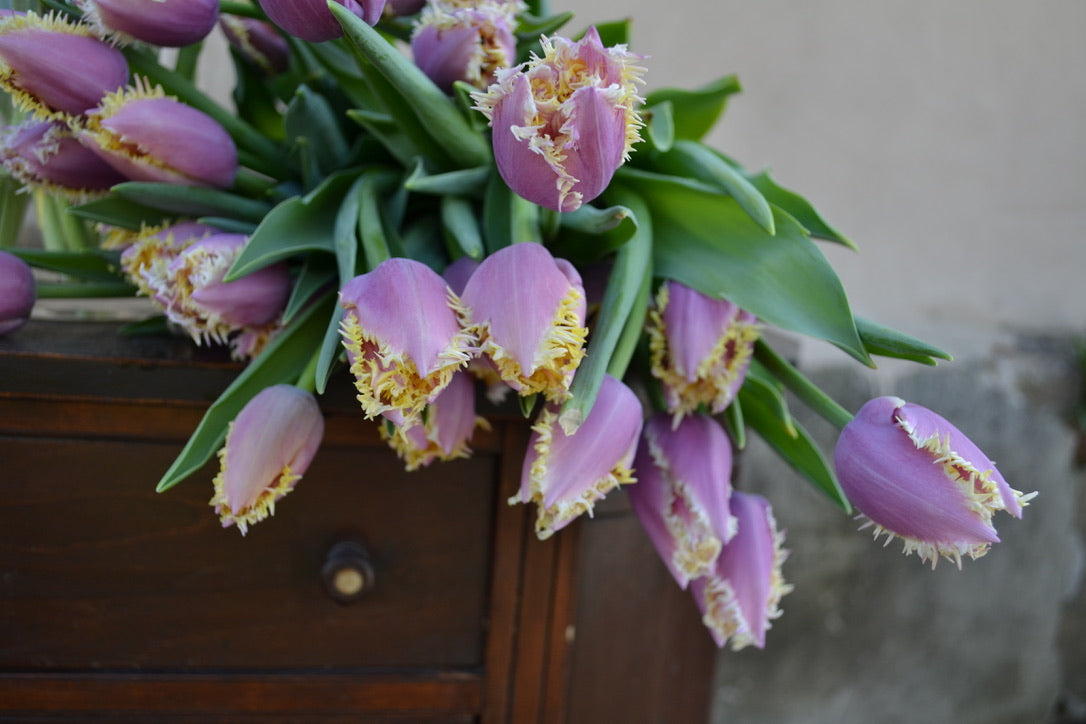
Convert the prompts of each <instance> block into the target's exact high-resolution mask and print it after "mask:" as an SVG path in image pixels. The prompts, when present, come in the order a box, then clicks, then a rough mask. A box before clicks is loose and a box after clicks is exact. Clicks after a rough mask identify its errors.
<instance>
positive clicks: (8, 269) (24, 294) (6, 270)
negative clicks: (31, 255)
mask: <svg viewBox="0 0 1086 724" xmlns="http://www.w3.org/2000/svg"><path fill="white" fill-rule="evenodd" d="M36 300H37V291H36V287H35V285H34V274H33V272H31V271H30V265H28V264H27V263H26V262H25V261H23V260H22V259H20V258H19V257H17V256H15V255H14V254H11V253H9V252H6V251H0V336H2V335H5V334H7V333H8V332H14V331H15V330H16V329H18V328H19V327H21V326H23V325H24V324H26V321H27V320H28V319H30V310H32V309H33V308H34V302H35V301H36Z"/></svg>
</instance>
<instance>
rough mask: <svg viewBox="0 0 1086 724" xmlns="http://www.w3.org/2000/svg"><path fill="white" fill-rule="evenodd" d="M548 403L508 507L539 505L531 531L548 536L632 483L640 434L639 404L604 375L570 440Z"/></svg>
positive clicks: (535, 427) (556, 410)
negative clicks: (599, 501)
mask: <svg viewBox="0 0 1086 724" xmlns="http://www.w3.org/2000/svg"><path fill="white" fill-rule="evenodd" d="M559 412H560V406H559V405H557V404H553V403H552V404H549V405H547V406H546V407H545V408H544V409H543V412H542V413H540V415H539V417H538V419H537V420H536V422H535V424H534V425H532V435H531V438H530V439H529V442H528V451H527V453H526V454H525V456H524V467H523V468H522V471H521V478H520V492H519V493H518V494H517V495H515V496H513V497H512V498H510V499H509V504H510V505H514V504H516V503H527V502H533V503H535V504H536V506H537V513H536V522H535V531H536V535H537V536H538V537H539V538H540V539H541V540H543V539H546V538H549V537H551V536H552V535H553V534H554V533H555V531H558V530H560V529H562V528H564V527H565V526H567V525H569V524H570V523H571V522H573V520H574V519H575V518H577V516H579V515H581V514H582V513H588V514H589V515H591V514H592V508H593V507H594V505H595V503H596V501H598V500H601V499H602V498H603V497H604V496H606V495H607V493H609V492H610V491H611V490H613V489H614V488H616V487H618V486H619V485H623V484H629V483H633V482H634V481H635V478H634V477H633V470H632V469H631V466H632V464H633V460H634V454H635V453H636V452H637V440H638V437H639V436H640V434H641V418H642V411H641V403H640V402H639V401H638V399H637V396H636V395H635V394H634V393H633V391H632V390H630V388H629V387H627V386H626V385H624V384H623V383H622V382H620V381H618V380H617V379H615V378H614V377H611V376H606V377H604V378H603V384H602V385H601V386H600V391H599V396H598V397H597V398H596V402H595V404H594V405H593V406H592V410H591V411H590V412H589V413H588V417H586V418H585V421H584V422H583V423H582V424H581V426H580V427H578V428H577V431H576V432H574V433H573V434H572V435H567V434H566V433H565V431H563V429H562V426H561V425H560V424H559V422H558V415H559Z"/></svg>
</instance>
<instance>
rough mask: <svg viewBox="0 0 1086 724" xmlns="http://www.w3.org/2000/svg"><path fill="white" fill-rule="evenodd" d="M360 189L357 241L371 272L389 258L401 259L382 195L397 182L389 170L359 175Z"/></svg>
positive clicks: (396, 238) (372, 171)
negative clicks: (385, 214) (360, 245)
mask: <svg viewBox="0 0 1086 724" xmlns="http://www.w3.org/2000/svg"><path fill="white" fill-rule="evenodd" d="M360 180H361V181H362V184H361V186H359V197H358V198H359V207H358V239H359V241H360V242H361V244H362V252H363V254H364V256H365V259H366V268H367V269H370V270H372V269H374V268H375V267H376V266H377V265H378V264H380V263H381V262H383V261H385V260H386V259H388V258H389V257H390V256H403V251H402V247H401V245H400V241H399V238H398V237H397V236H396V234H395V232H394V231H393V230H392V229H391V228H389V226H388V225H387V224H386V223H385V219H384V211H385V208H386V207H387V206H388V205H389V204H388V202H387V201H386V199H385V198H384V195H385V194H387V193H388V192H389V190H390V189H391V187H392V185H393V184H394V183H395V181H396V176H395V174H393V173H391V172H389V171H381V170H377V169H374V170H370V171H366V172H365V173H363V174H362V177H361V179H360Z"/></svg>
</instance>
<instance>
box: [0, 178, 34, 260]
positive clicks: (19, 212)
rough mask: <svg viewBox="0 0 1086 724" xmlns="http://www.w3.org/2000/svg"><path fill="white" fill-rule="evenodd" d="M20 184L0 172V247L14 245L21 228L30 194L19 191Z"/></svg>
mask: <svg viewBox="0 0 1086 724" xmlns="http://www.w3.org/2000/svg"><path fill="white" fill-rule="evenodd" d="M21 187H22V184H21V183H20V182H18V181H16V180H15V179H13V178H11V177H10V176H7V175H6V174H4V173H2V172H0V248H3V247H8V246H14V245H15V243H16V242H17V241H18V240H19V236H20V234H21V233H22V230H23V221H24V219H25V218H26V207H27V205H28V204H29V203H30V195H29V194H23V193H19V189H20V188H21Z"/></svg>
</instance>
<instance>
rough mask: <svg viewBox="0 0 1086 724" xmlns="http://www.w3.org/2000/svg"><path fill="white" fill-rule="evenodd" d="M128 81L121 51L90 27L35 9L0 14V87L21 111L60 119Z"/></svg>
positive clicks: (40, 116)
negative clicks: (100, 37)
mask: <svg viewBox="0 0 1086 724" xmlns="http://www.w3.org/2000/svg"><path fill="white" fill-rule="evenodd" d="M127 82H128V63H127V62H126V61H125V59H124V56H123V55H122V54H121V51H119V50H117V49H116V48H114V47H113V46H111V45H109V44H108V43H105V42H102V40H100V39H99V38H98V37H96V36H95V35H94V34H93V32H92V31H91V30H90V28H89V27H88V26H86V25H82V24H78V25H77V24H75V23H70V22H68V21H67V20H64V19H62V18H60V17H58V16H54V15H46V16H41V15H37V14H35V13H26V14H12V15H8V16H6V17H3V18H0V88H3V89H4V90H5V91H7V92H8V93H10V94H11V95H12V97H13V98H14V100H15V103H16V104H17V105H18V106H19V107H20V108H22V109H23V110H26V111H30V112H31V113H33V114H34V115H35V116H37V117H39V118H53V119H55V120H64V116H65V115H70V116H78V115H80V114H82V113H84V112H85V111H87V110H89V109H91V108H94V107H95V106H96V105H98V102H99V101H100V100H101V99H102V98H103V97H104V96H105V95H106V94H108V93H112V92H114V91H116V90H117V89H118V88H123V87H124V85H125V83H127Z"/></svg>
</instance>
